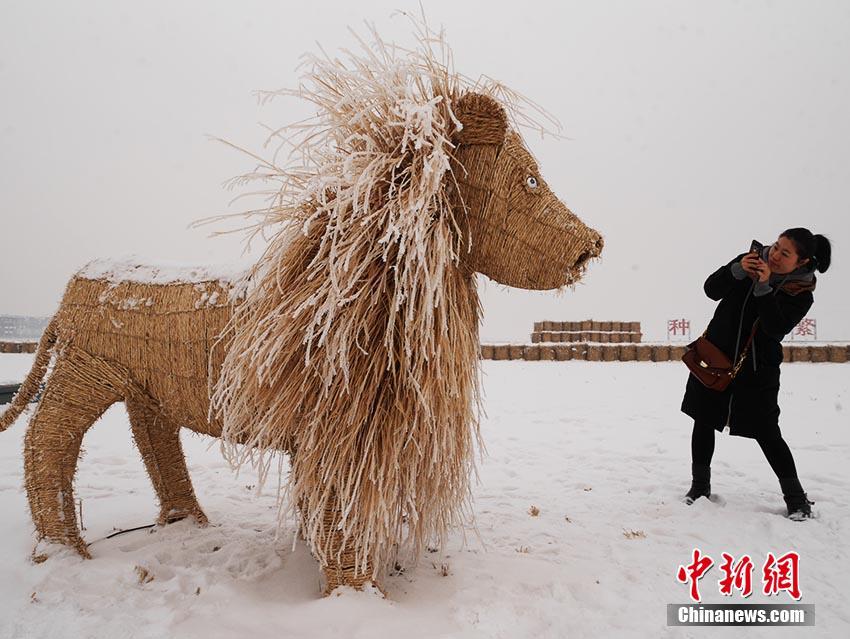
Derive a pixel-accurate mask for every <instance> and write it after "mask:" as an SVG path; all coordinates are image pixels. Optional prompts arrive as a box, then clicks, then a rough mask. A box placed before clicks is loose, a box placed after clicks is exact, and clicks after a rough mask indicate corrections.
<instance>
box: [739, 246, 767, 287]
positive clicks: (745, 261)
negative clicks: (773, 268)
mask: <svg viewBox="0 0 850 639" xmlns="http://www.w3.org/2000/svg"><path fill="white" fill-rule="evenodd" d="M741 268H743V269H744V271H746V273H747V274H748V275H749V276H750V277H752V278H753V279H754V280H758V281H759V282H767V281H768V280H769V279H770V267H769V266H768V265H767V262H765V261H763V260H762V259H761V258H760V257H759V256H758V255H757V254H756V253H747V254H746V255H745V256H744V257H742V258H741Z"/></svg>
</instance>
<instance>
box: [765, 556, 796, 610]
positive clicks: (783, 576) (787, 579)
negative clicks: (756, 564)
mask: <svg viewBox="0 0 850 639" xmlns="http://www.w3.org/2000/svg"><path fill="white" fill-rule="evenodd" d="M763 572H764V594H766V595H775V594H777V593H779V591H781V590H784V591H786V592H787V593H788V594H789V595H791V597H792V598H793V599H799V598H800V597H801V594H800V555H798V554H797V553H795V552H788V553H785V554H784V555H782V556H781V557H779V558H778V559H777V558H775V557H774V556H773V553H770V552H769V553H767V560H766V561H765V562H764V568H763Z"/></svg>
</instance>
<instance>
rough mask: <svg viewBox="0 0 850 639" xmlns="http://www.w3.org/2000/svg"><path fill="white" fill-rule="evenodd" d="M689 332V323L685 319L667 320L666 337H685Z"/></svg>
mask: <svg viewBox="0 0 850 639" xmlns="http://www.w3.org/2000/svg"><path fill="white" fill-rule="evenodd" d="M690 334H691V323H690V321H689V320H686V319H671V320H667V337H668V338H669V337H670V336H671V335H672V336H674V337H676V336H678V337H687V336H689V335H690Z"/></svg>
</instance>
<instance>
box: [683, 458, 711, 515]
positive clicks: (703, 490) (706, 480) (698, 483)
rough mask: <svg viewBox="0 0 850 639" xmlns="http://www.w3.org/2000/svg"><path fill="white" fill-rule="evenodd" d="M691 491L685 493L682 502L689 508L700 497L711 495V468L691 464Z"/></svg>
mask: <svg viewBox="0 0 850 639" xmlns="http://www.w3.org/2000/svg"><path fill="white" fill-rule="evenodd" d="M691 476H692V477H693V480H692V481H691V489H690V490H689V491H688V492H687V494H686V495H685V498H684V502H685V503H686V504H687V505H688V506H690V505H691V504H692V503H694V502H695V501H696V500H697V499H699V498H700V497H708V496H709V495H711V466H700V465H699V464H691Z"/></svg>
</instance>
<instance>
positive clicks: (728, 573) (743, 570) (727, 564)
mask: <svg viewBox="0 0 850 639" xmlns="http://www.w3.org/2000/svg"><path fill="white" fill-rule="evenodd" d="M734 561H735V558H734V557H733V556H732V555H730V554H728V553H725V552H724V553H723V563H722V564H721V565H720V570H722V571H723V575H724V577H723V579H721V580H720V581H719V582H718V583H719V584H720V594H723V595H731V594H732V588H733V587H734V588H736V589H737V590H740V591H741V596H743V597H749V596H750V595H751V594H753V562H752V560H751V559H750V557H749V555H744V556H743V557H741V558H740V559H739V560H738V562H737V563H735V564H734V565H733V562H734Z"/></svg>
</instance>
